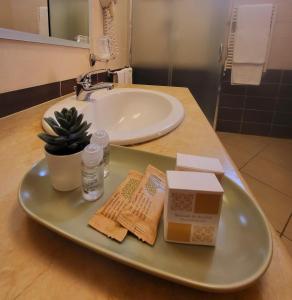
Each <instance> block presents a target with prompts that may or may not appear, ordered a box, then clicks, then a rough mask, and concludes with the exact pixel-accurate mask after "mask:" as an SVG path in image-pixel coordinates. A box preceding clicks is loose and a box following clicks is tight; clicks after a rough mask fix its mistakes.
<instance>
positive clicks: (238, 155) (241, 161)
mask: <svg viewBox="0 0 292 300" xmlns="http://www.w3.org/2000/svg"><path fill="white" fill-rule="evenodd" d="M224 147H225V149H226V150H227V152H228V154H229V155H230V157H231V158H232V160H233V162H234V163H235V165H236V166H237V168H238V169H240V168H242V167H243V166H244V165H246V163H247V162H248V161H249V160H250V159H251V158H253V157H254V155H253V154H251V153H248V152H246V151H242V150H240V149H238V147H235V146H234V145H229V144H224Z"/></svg>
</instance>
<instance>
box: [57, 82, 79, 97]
mask: <svg viewBox="0 0 292 300" xmlns="http://www.w3.org/2000/svg"><path fill="white" fill-rule="evenodd" d="M75 85H76V78H72V79H68V80H63V81H61V96H63V95H66V94H69V93H72V92H74V86H75Z"/></svg>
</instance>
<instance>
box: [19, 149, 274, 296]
mask: <svg viewBox="0 0 292 300" xmlns="http://www.w3.org/2000/svg"><path fill="white" fill-rule="evenodd" d="M110 146H111V148H117V149H119V148H121V149H124V150H126V151H133V152H140V153H145V154H153V155H155V156H160V157H164V158H165V157H166V158H171V159H174V157H172V156H168V155H162V154H157V153H154V152H150V151H144V150H139V149H133V148H128V147H125V146H118V145H110ZM45 160H46V159H45V158H42V159H40V160H39V161H37V162H36V163H34V164H33V165H32V167H31V168H30V169H29V170H28V171H26V172H25V174H24V176H23V177H22V180H21V183H20V184H19V188H18V203H19V204H20V206H21V207H22V209H23V210H24V211H25V212H26V214H27V215H28V216H29V217H31V218H32V219H33V220H35V221H37V222H38V223H39V224H42V225H44V226H45V227H46V228H48V229H50V230H52V231H53V232H56V233H57V234H59V235H61V236H63V237H65V238H67V239H69V240H70V241H72V242H74V243H77V244H79V245H81V246H83V247H86V248H88V249H90V250H93V251H94V252H96V253H98V254H101V255H103V256H105V257H107V258H110V259H112V260H114V261H117V262H119V263H122V264H124V265H126V266H129V267H132V268H134V269H137V270H139V271H142V272H146V273H148V274H151V275H154V276H156V277H159V278H162V279H166V280H168V281H171V282H174V283H178V284H181V285H184V286H188V287H191V288H195V289H199V290H202V291H207V292H216V293H226V292H235V291H239V290H243V289H245V288H247V287H249V286H251V285H252V284H254V283H255V282H256V281H257V280H258V279H259V278H260V277H261V276H262V275H263V274H264V273H265V272H266V270H267V269H268V267H269V265H270V263H271V260H272V255H273V239H272V234H271V229H270V226H271V225H270V223H269V221H268V220H267V218H266V216H265V214H264V213H263V211H262V209H261V208H260V206H259V204H258V203H257V201H256V200H255V197H254V195H253V194H252V193H251V192H248V191H247V190H245V189H244V188H243V187H242V186H240V185H239V184H238V183H237V182H236V181H234V180H232V178H230V177H229V176H228V175H224V178H225V179H226V180H228V181H229V182H230V183H231V184H233V185H235V186H236V187H237V188H238V189H239V190H241V192H243V193H244V194H246V195H247V197H248V198H249V199H250V200H251V201H252V203H253V204H254V206H255V208H256V209H257V210H258V212H259V214H260V216H261V217H262V220H263V221H264V224H265V227H266V231H267V234H268V248H269V249H268V255H267V257H266V260H265V262H264V263H263V264H262V266H261V267H260V268H259V269H258V270H257V272H255V273H254V274H253V275H251V276H249V277H248V278H246V279H244V280H241V281H239V282H237V283H232V284H224V285H222V284H212V283H210V284H206V283H201V282H198V281H196V280H190V279H185V278H183V277H181V276H177V275H171V276H169V275H168V272H165V271H161V270H160V269H158V268H154V267H149V266H147V265H144V264H142V263H139V262H135V261H133V260H132V259H130V258H127V257H124V256H123V255H120V254H118V253H113V252H112V251H110V250H107V249H106V248H104V247H101V246H99V245H96V244H93V243H90V242H86V241H85V242H84V241H81V239H80V238H79V237H73V236H71V235H70V234H68V233H67V232H66V231H64V230H62V229H59V228H58V227H56V226H52V225H51V223H49V222H47V221H45V220H43V219H42V218H40V217H38V216H37V215H36V214H34V213H33V212H31V211H30V210H29V209H27V208H26V207H25V205H24V203H23V202H22V199H21V188H22V185H23V181H24V179H25V178H26V177H27V176H28V175H29V173H30V172H31V170H32V168H34V167H35V166H37V165H39V164H40V163H42V162H43V161H45ZM240 180H241V179H240ZM245 184H246V183H245Z"/></svg>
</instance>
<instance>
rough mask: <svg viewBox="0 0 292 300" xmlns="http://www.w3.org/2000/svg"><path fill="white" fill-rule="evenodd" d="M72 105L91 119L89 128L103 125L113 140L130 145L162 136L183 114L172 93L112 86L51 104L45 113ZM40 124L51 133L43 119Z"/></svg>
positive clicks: (175, 124) (171, 128)
mask: <svg viewBox="0 0 292 300" xmlns="http://www.w3.org/2000/svg"><path fill="white" fill-rule="evenodd" d="M72 106H75V107H76V108H77V110H78V111H79V112H82V113H83V114H84V118H85V119H86V120H87V121H88V122H90V123H92V126H91V127H90V129H89V132H94V131H96V130H97V129H99V128H103V129H105V130H106V131H107V132H108V134H109V136H110V141H111V143H113V144H118V145H130V144H136V143H141V142H145V141H148V140H151V139H154V138H157V137H159V136H162V135H164V134H166V133H168V132H170V131H171V130H173V129H174V128H175V127H177V126H178V125H179V124H180V123H181V122H182V120H183V118H184V109H183V106H182V104H181V103H180V102H179V101H178V100H177V99H176V98H174V97H172V96H170V95H168V94H165V93H161V92H156V91H150V90H144V89H134V88H123V89H120V88H115V89H113V90H111V91H107V90H99V91H96V92H94V93H93V94H92V95H91V98H90V101H78V100H76V98H75V96H72V97H69V98H66V99H65V100H63V101H60V102H58V104H55V105H53V106H52V107H50V109H49V110H48V111H47V112H46V113H45V114H44V117H49V116H50V117H54V111H55V110H61V109H62V108H63V107H67V108H70V107H72ZM43 127H44V129H45V131H47V132H48V133H52V132H51V129H50V127H48V125H47V123H46V122H44V120H43Z"/></svg>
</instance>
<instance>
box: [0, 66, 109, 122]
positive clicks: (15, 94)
mask: <svg viewBox="0 0 292 300" xmlns="http://www.w3.org/2000/svg"><path fill="white" fill-rule="evenodd" d="M100 81H112V78H108V76H107V72H101V73H99V74H98V76H97V74H94V75H93V76H92V82H93V83H96V82H100ZM75 85H76V79H75V78H72V79H68V80H63V81H58V82H53V83H48V84H43V85H39V86H34V87H30V88H26V89H20V90H15V91H11V92H7V93H2V94H1V93H0V103H1V107H0V118H1V117H5V116H8V115H10V114H12V113H15V112H18V111H21V110H23V109H26V108H29V107H32V106H34V105H37V104H41V103H43V102H46V101H49V100H52V99H55V98H58V97H61V96H64V95H66V94H69V93H72V92H74V86H75Z"/></svg>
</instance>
